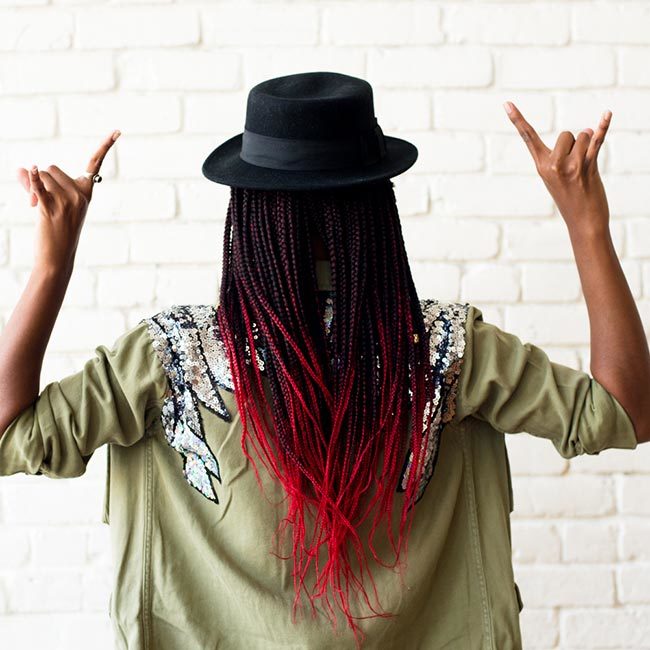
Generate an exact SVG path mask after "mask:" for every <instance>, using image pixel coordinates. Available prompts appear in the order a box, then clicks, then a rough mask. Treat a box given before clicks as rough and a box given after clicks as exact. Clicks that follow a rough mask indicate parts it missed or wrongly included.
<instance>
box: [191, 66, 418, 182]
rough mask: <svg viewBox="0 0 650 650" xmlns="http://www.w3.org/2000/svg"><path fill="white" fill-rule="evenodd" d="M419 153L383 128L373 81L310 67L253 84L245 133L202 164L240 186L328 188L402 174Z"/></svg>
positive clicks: (206, 171)
mask: <svg viewBox="0 0 650 650" xmlns="http://www.w3.org/2000/svg"><path fill="white" fill-rule="evenodd" d="M417 157H418V150H417V148H416V147H415V145H413V144H412V143H410V142H407V141H406V140H402V139H400V138H394V137H391V136H386V135H384V134H383V132H382V130H381V127H380V126H379V124H378V122H377V118H376V117H375V112H374V103H373V94H372V86H371V85H370V84H369V83H368V82H367V81H365V80H364V79H359V78H358V77H352V76H350V75H346V74H342V73H339V72H302V73H299V74H292V75H286V76H283V77H275V78H273V79H267V80H266V81H262V82H261V83H259V84H257V85H256V86H253V88H251V90H250V91H249V94H248V101H247V104H246V120H245V123H244V131H243V133H239V134H238V135H236V136H234V137H232V138H230V139H229V140H226V141H225V142H223V143H222V144H220V145H219V146H218V147H217V148H216V149H214V150H213V151H212V152H211V153H210V154H209V155H208V157H207V158H206V159H205V161H204V162H203V166H202V168H201V171H202V172H203V175H204V176H205V177H206V178H208V179H209V180H211V181H214V182H215V183H221V184H223V185H230V186H232V187H247V188H251V189H286V190H308V189H324V188H335V187H346V186H351V185H357V184H359V183H366V182H370V181H377V180H380V179H383V178H391V177H393V176H397V175H398V174H401V173H402V172H404V171H406V170H407V169H408V168H409V167H411V166H412V165H413V163H414V162H415V161H416V159H417Z"/></svg>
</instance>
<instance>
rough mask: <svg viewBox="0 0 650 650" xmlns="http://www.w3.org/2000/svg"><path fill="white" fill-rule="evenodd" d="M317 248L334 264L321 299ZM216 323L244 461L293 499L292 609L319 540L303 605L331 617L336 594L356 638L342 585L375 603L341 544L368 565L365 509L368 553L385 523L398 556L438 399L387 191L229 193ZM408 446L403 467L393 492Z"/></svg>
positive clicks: (384, 187)
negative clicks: (395, 523) (364, 540)
mask: <svg viewBox="0 0 650 650" xmlns="http://www.w3.org/2000/svg"><path fill="white" fill-rule="evenodd" d="M318 252H320V257H322V258H323V259H327V260H328V261H329V268H330V278H331V285H330V286H329V287H327V290H325V291H324V290H323V287H322V286H319V282H318V277H317V272H316V267H315V261H316V259H317V255H316V253H318ZM324 298H325V300H324ZM325 303H327V305H328V307H329V308H330V309H331V322H330V324H329V325H328V326H327V327H324V323H323V305H324V304H325ZM217 315H218V320H219V327H220V331H221V334H222V337H223V339H224V342H225V344H226V349H227V351H228V355H229V361H230V366H231V369H232V375H233V382H234V386H235V395H236V398H237V402H238V407H239V411H240V415H241V419H242V426H243V439H244V442H245V443H246V445H245V446H246V452H245V453H246V455H247V456H248V458H249V459H250V460H251V462H252V463H253V465H254V466H256V462H255V459H254V458H253V455H251V454H250V451H249V450H248V444H249V443H252V445H253V450H254V452H255V454H254V455H255V456H257V458H258V459H259V460H262V462H263V464H264V465H265V467H266V468H267V469H268V470H269V472H271V474H272V475H273V476H274V477H275V478H276V479H277V480H279V481H280V483H281V484H282V486H283V487H284V489H285V491H286V494H287V499H288V514H287V517H286V520H285V521H286V523H289V524H291V526H292V532H293V560H294V563H295V573H294V576H295V587H296V601H297V599H298V597H299V593H300V591H301V589H303V588H305V589H306V585H305V584H304V582H303V581H304V578H305V575H306V572H307V570H308V568H309V566H310V565H311V564H312V563H313V562H314V559H315V557H316V556H317V554H318V549H319V547H320V546H321V545H322V544H325V545H326V547H327V550H328V555H329V559H328V561H327V563H326V564H325V565H324V566H317V567H316V582H315V587H314V589H313V590H312V591H311V592H309V591H308V594H309V598H310V600H311V601H312V604H313V600H314V599H316V598H324V600H325V603H326V605H327V608H328V609H329V610H331V605H330V603H329V595H328V594H327V593H326V591H327V588H328V586H330V587H332V589H333V592H334V594H335V599H336V600H337V604H338V606H339V607H340V609H341V610H342V611H343V612H344V614H345V616H346V618H347V621H348V623H349V624H350V626H351V627H352V628H353V629H355V633H356V626H355V624H354V622H353V618H355V617H354V616H353V615H352V614H351V611H350V608H349V597H350V582H351V583H352V586H353V591H354V592H357V591H359V592H361V593H362V594H363V596H364V598H365V602H367V603H369V600H368V598H367V595H366V592H365V588H364V587H363V584H362V582H361V581H360V580H359V578H358V577H356V576H354V575H353V573H352V571H351V566H350V565H351V561H350V550H349V548H348V542H351V543H352V544H353V546H354V549H355V550H356V552H357V557H360V558H361V559H364V558H363V555H364V554H362V550H363V549H362V546H361V540H360V538H359V535H358V533H357V531H356V526H357V525H358V524H359V523H360V522H361V521H363V520H364V519H365V518H366V517H367V516H368V515H369V514H370V513H371V512H372V513H373V529H372V530H373V533H372V534H371V535H370V538H369V540H368V543H369V546H370V548H371V549H372V538H373V535H374V531H375V529H376V528H377V527H378V526H379V525H380V523H381V522H382V520H384V521H385V523H386V524H387V532H386V534H387V535H389V536H390V538H391V544H392V548H393V549H394V551H395V556H396V559H395V563H397V562H398V560H399V558H400V554H401V552H402V550H403V551H404V552H405V551H406V544H404V549H402V544H403V542H404V541H405V538H406V537H407V536H408V530H410V522H411V518H412V515H413V509H412V507H411V506H412V504H413V496H414V494H415V492H416V489H417V485H418V483H419V480H420V477H421V474H422V469H423V467H422V460H423V456H424V453H423V452H422V453H421V452H420V450H421V447H422V443H423V437H424V436H425V435H426V432H427V431H429V421H430V420H429V421H427V418H430V417H431V414H430V413H428V412H427V411H426V410H425V408H424V405H425V403H426V401H427V400H428V399H430V398H431V393H432V382H431V381H430V364H429V345H428V344H429V341H428V335H427V332H426V330H425V325H424V321H423V316H422V311H421V308H420V302H419V299H418V296H417V293H416V289H415V286H414V283H413V278H412V275H411V271H410V268H409V264H408V259H407V255H406V250H405V247H404V240H403V236H402V231H401V224H400V219H399V214H398V210H397V205H396V201H395V195H394V189H393V183H392V182H391V181H390V180H388V179H383V180H381V181H378V182H368V183H363V184H359V185H356V186H351V187H345V188H334V189H324V190H302V191H289V190H262V189H247V188H239V187H232V188H231V198H230V204H229V207H228V213H227V217H226V226H225V235H224V253H223V269H222V284H221V289H220V296H219V305H218V309H217ZM252 351H253V352H254V358H255V360H256V363H252V362H251V360H252V358H253V352H252ZM424 442H425V443H426V440H425V441H424ZM409 447H410V448H411V449H412V450H413V453H414V456H413V461H412V468H411V471H410V473H409V476H408V482H407V484H406V485H405V486H399V484H398V483H399V479H400V476H401V474H402V472H403V470H404V459H405V457H406V454H407V451H408V449H409ZM255 471H256V475H257V469H255ZM396 491H404V492H405V494H404V500H403V506H402V511H401V515H400V520H399V521H400V524H399V540H398V543H397V545H395V543H394V542H393V539H392V529H391V525H390V522H391V521H392V518H391V517H392V514H391V513H392V510H393V500H394V496H395V493H396ZM310 513H311V514H310ZM308 517H312V519H313V522H314V524H313V530H314V531H315V533H314V538H313V539H311V540H310V539H306V537H307V535H306V529H307V525H306V524H307V521H308ZM310 526H311V524H310ZM373 555H374V551H373ZM375 559H377V557H376V555H375ZM382 564H383V563H382ZM384 566H395V564H392V565H385V564H384ZM370 607H371V609H372V611H373V612H376V610H375V608H374V607H372V606H370ZM374 615H375V616H378V615H383V616H386V615H387V614H386V613H382V614H379V613H375V614H374Z"/></svg>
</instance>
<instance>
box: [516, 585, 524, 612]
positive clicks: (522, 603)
mask: <svg viewBox="0 0 650 650" xmlns="http://www.w3.org/2000/svg"><path fill="white" fill-rule="evenodd" d="M514 584H515V594H516V596H517V605H518V607H519V611H521V610H522V609H523V608H524V601H523V600H522V599H521V592H520V591H519V585H518V584H517V583H516V582H515V583H514Z"/></svg>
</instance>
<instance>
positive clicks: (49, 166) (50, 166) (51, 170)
mask: <svg viewBox="0 0 650 650" xmlns="http://www.w3.org/2000/svg"><path fill="white" fill-rule="evenodd" d="M58 169H59V168H58V167H57V166H56V165H48V166H47V171H48V173H50V174H51V173H52V172H55V171H58Z"/></svg>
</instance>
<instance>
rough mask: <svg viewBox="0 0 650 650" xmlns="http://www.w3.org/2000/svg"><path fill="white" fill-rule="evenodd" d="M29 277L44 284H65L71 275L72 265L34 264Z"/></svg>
mask: <svg viewBox="0 0 650 650" xmlns="http://www.w3.org/2000/svg"><path fill="white" fill-rule="evenodd" d="M31 275H32V277H33V278H34V279H36V280H41V281H46V282H67V281H68V280H69V279H70V276H71V275H72V265H71V264H70V265H69V266H64V265H52V264H36V265H34V267H33V268H32V273H31Z"/></svg>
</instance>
